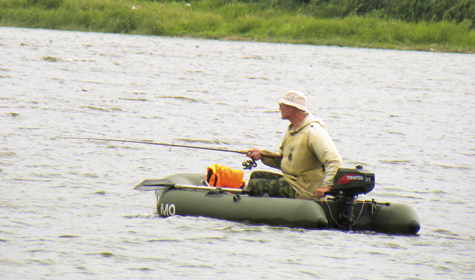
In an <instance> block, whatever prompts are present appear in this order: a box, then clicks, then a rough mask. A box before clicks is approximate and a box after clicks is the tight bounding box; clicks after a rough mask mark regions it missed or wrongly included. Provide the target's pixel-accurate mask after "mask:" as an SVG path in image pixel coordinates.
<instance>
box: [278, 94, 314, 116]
mask: <svg viewBox="0 0 475 280" xmlns="http://www.w3.org/2000/svg"><path fill="white" fill-rule="evenodd" d="M280 103H283V104H285V105H289V106H292V107H295V108H297V109H299V110H302V111H304V112H306V111H307V97H306V96H305V94H303V93H301V92H300V91H295V90H291V91H288V92H286V93H285V94H284V97H282V99H281V100H280Z"/></svg>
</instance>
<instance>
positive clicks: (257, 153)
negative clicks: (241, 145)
mask: <svg viewBox="0 0 475 280" xmlns="http://www.w3.org/2000/svg"><path fill="white" fill-rule="evenodd" d="M246 155H247V156H248V157H250V158H252V159H253V160H260V159H261V158H262V151H261V150H259V149H250V150H249V151H248V152H247V154H246Z"/></svg>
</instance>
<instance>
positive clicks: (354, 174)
mask: <svg viewBox="0 0 475 280" xmlns="http://www.w3.org/2000/svg"><path fill="white" fill-rule="evenodd" d="M205 177H206V174H189V173H181V174H175V175H172V176H168V177H166V178H163V179H158V180H144V181H143V182H141V183H140V184H139V185H137V186H136V187H135V189H137V190H153V191H155V192H156V195H157V212H158V214H159V215H160V216H161V217H169V216H173V215H181V216H203V217H211V218H217V219H225V220H232V221H239V222H248V223H252V224H266V225H272V226H287V227H295V228H305V229H338V230H352V231H368V232H381V233H388V234H404V235H415V234H417V233H418V231H419V229H420V223H419V219H418V217H417V214H416V213H415V211H414V210H413V209H412V208H411V207H409V206H408V205H406V204H401V203H388V202H386V203H380V202H376V201H374V199H373V200H357V199H356V198H357V196H358V195H360V194H366V193H368V192H370V191H371V190H372V189H373V188H374V174H373V173H369V172H365V171H362V170H361V168H356V169H340V170H339V171H338V172H337V175H336V176H335V186H334V189H333V191H332V192H331V193H330V195H329V196H327V197H326V198H325V199H323V200H315V201H313V200H302V199H291V198H275V197H267V196H265V195H264V196H261V197H256V196H249V195H248V194H247V193H246V190H245V189H236V188H226V187H210V186H209V185H207V184H206V180H205Z"/></svg>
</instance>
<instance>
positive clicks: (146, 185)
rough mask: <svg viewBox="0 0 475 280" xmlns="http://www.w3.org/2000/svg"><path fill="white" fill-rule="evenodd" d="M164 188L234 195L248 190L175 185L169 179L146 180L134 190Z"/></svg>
mask: <svg viewBox="0 0 475 280" xmlns="http://www.w3.org/2000/svg"><path fill="white" fill-rule="evenodd" d="M164 188H175V189H190V190H204V191H223V192H232V193H245V192H246V190H243V189H235V188H222V187H211V186H196V185H182V184H177V183H174V182H172V181H170V180H167V179H158V180H144V181H143V182H142V183H140V184H138V185H137V186H136V187H135V188H134V190H140V191H156V190H160V189H164Z"/></svg>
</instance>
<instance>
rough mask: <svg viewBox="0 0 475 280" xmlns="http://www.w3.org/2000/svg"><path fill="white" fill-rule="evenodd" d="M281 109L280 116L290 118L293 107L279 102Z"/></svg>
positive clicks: (284, 118) (285, 118)
mask: <svg viewBox="0 0 475 280" xmlns="http://www.w3.org/2000/svg"><path fill="white" fill-rule="evenodd" d="M279 109H280V117H281V118H282V119H283V120H288V119H289V116H290V110H291V107H290V106H289V105H285V104H283V103H279Z"/></svg>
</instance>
